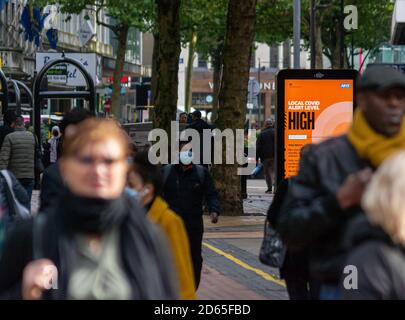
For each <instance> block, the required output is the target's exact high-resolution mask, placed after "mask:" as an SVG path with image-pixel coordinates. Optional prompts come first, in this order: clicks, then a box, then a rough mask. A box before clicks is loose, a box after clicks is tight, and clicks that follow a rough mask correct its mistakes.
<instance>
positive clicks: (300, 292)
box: [284, 273, 320, 300]
mask: <svg viewBox="0 0 405 320" xmlns="http://www.w3.org/2000/svg"><path fill="white" fill-rule="evenodd" d="M284 280H285V282H286V285H287V291H288V296H289V297H290V300H318V299H319V291H320V284H319V283H318V282H317V281H314V280H309V279H308V278H307V277H303V276H301V275H300V274H294V273H286V275H285V277H284Z"/></svg>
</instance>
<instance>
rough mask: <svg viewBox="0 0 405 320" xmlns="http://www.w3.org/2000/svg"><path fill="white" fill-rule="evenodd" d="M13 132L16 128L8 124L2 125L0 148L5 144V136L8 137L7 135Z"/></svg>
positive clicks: (0, 128) (0, 129)
mask: <svg viewBox="0 0 405 320" xmlns="http://www.w3.org/2000/svg"><path fill="white" fill-rule="evenodd" d="M12 132H14V129H13V128H11V127H10V126H9V125H7V124H5V125H3V126H1V127H0V150H1V146H2V145H3V141H4V138H5V137H6V135H8V134H9V133H12Z"/></svg>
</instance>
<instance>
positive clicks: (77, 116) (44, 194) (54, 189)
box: [39, 108, 92, 212]
mask: <svg viewBox="0 0 405 320" xmlns="http://www.w3.org/2000/svg"><path fill="white" fill-rule="evenodd" d="M91 116H92V114H91V113H90V112H89V111H88V110H86V109H83V108H74V109H72V110H71V111H69V112H68V113H67V114H65V116H64V117H63V120H62V122H61V133H62V136H61V138H60V141H59V143H58V152H57V153H58V154H59V155H61V154H62V146H63V135H64V133H65V131H66V128H67V127H68V126H69V125H75V124H78V123H80V122H82V121H83V120H85V119H87V118H89V117H91ZM65 188H66V187H65V184H64V183H63V180H62V177H61V175H60V172H59V165H58V163H57V162H56V163H54V164H51V165H50V166H48V167H47V168H46V170H45V171H44V174H43V175H42V181H41V193H40V207H39V212H44V211H45V209H46V208H48V207H49V206H51V204H52V203H54V202H55V201H57V200H58V196H59V195H60V194H62V193H63V191H64V190H65Z"/></svg>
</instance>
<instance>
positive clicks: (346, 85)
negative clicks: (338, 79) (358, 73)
mask: <svg viewBox="0 0 405 320" xmlns="http://www.w3.org/2000/svg"><path fill="white" fill-rule="evenodd" d="M340 87H341V88H342V89H350V83H342V84H341V85H340Z"/></svg>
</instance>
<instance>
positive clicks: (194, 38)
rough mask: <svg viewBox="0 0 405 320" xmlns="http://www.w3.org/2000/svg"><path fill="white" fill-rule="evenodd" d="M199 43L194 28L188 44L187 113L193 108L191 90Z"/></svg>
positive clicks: (185, 106) (185, 100) (185, 105)
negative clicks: (196, 49)
mask: <svg viewBox="0 0 405 320" xmlns="http://www.w3.org/2000/svg"><path fill="white" fill-rule="evenodd" d="M196 45H197V34H196V32H195V31H194V30H193V32H192V33H191V39H190V43H189V46H188V61H187V74H186V90H185V95H186V96H185V97H184V109H185V111H186V112H187V113H190V108H191V92H192V88H191V87H192V84H191V83H192V81H193V64H194V58H195V55H194V54H195V47H196Z"/></svg>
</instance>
